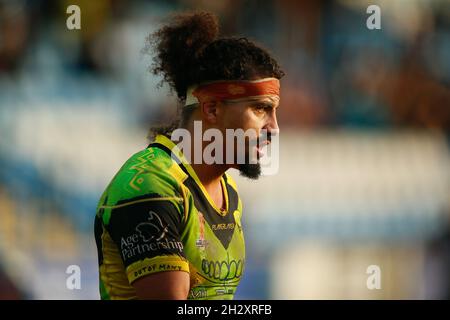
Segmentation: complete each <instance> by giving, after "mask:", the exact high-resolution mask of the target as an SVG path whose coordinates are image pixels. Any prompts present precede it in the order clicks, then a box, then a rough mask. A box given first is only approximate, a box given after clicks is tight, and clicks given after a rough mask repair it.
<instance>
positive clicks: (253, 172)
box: [238, 148, 261, 180]
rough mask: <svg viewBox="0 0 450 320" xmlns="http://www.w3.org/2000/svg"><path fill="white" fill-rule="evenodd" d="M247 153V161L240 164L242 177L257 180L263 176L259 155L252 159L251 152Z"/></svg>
mask: <svg viewBox="0 0 450 320" xmlns="http://www.w3.org/2000/svg"><path fill="white" fill-rule="evenodd" d="M248 150H249V149H248V148H247V152H246V153H245V162H244V163H241V164H239V165H238V170H239V174H240V175H241V176H242V177H245V178H249V179H252V180H257V179H258V178H259V177H260V176H261V164H260V163H259V157H258V156H256V159H253V161H250V152H249V151H248ZM255 160H256V161H255Z"/></svg>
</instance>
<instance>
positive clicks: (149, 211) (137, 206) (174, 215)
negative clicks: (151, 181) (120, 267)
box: [106, 195, 189, 284]
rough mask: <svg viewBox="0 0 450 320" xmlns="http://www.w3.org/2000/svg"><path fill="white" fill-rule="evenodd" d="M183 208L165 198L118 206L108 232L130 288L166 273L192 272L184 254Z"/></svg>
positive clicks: (147, 198) (145, 199)
mask: <svg viewBox="0 0 450 320" xmlns="http://www.w3.org/2000/svg"><path fill="white" fill-rule="evenodd" d="M179 208H180V207H179V206H178V207H177V206H175V205H174V204H173V202H172V201H169V200H167V199H166V198H164V197H161V196H157V195H156V196H153V197H152V196H150V197H140V198H139V199H134V200H132V201H127V202H126V203H123V204H118V205H116V206H114V208H113V209H112V210H111V217H110V219H109V223H108V225H107V226H106V229H107V231H108V233H109V235H110V237H111V238H112V240H113V241H114V243H115V244H116V245H117V248H118V250H119V252H120V256H121V258H122V261H123V264H124V266H125V271H126V274H127V277H128V280H129V282H130V284H131V283H132V282H134V281H135V280H137V279H138V278H141V277H143V276H146V275H149V274H153V273H157V272H163V271H186V272H189V264H188V262H187V260H186V258H185V255H184V253H183V243H182V241H181V237H180V235H181V231H182V228H183V219H182V216H183V215H182V214H181V213H180V212H179Z"/></svg>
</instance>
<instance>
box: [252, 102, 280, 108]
mask: <svg viewBox="0 0 450 320" xmlns="http://www.w3.org/2000/svg"><path fill="white" fill-rule="evenodd" d="M251 106H252V107H264V108H272V109H274V108H276V107H275V103H273V102H269V101H255V102H252V103H251Z"/></svg>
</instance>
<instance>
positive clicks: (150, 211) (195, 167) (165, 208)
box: [95, 12, 284, 299]
mask: <svg viewBox="0 0 450 320" xmlns="http://www.w3.org/2000/svg"><path fill="white" fill-rule="evenodd" d="M217 34H218V24H217V20H216V18H215V17H214V16H213V15H212V14H209V13H204V12H200V13H194V14H183V15H178V16H176V17H174V18H173V21H172V22H171V23H170V24H168V25H166V26H164V27H163V28H161V29H160V30H159V31H157V32H156V33H155V34H154V35H153V38H152V39H153V41H152V44H156V51H157V56H156V58H155V60H154V61H155V65H154V69H153V71H154V73H156V74H162V75H163V77H164V80H165V81H167V82H168V83H169V84H170V86H171V87H172V89H173V90H174V91H175V92H176V93H177V95H178V98H179V100H180V102H181V103H182V104H183V107H182V115H181V121H179V122H178V126H177V127H178V130H175V131H174V130H173V129H174V128H170V129H168V130H159V131H157V132H156V133H157V134H156V137H155V139H154V141H153V142H152V143H151V144H150V145H149V146H148V147H147V148H146V149H144V150H142V151H140V152H138V153H136V154H135V155H133V156H132V157H131V158H130V159H129V160H128V161H127V162H126V163H125V164H124V165H123V167H122V168H121V169H120V170H119V172H118V173H117V174H116V176H115V177H114V178H113V180H112V181H111V183H110V184H109V186H108V187H107V189H106V190H105V192H104V193H103V195H102V197H101V199H100V201H99V205H98V208H97V214H96V219H95V237H96V243H97V248H98V258H99V267H100V294H101V297H102V299H133V298H140V299H232V298H233V296H234V293H235V291H236V287H237V285H238V283H239V281H240V279H241V277H242V274H243V270H244V263H245V245H244V236H243V230H242V226H241V215H242V204H241V201H240V199H239V196H238V192H237V187H236V184H235V182H234V181H233V179H232V178H231V176H229V175H228V174H227V173H226V171H227V170H228V169H230V168H235V169H238V170H239V171H240V172H241V174H242V175H244V176H246V177H249V178H253V179H256V178H258V176H259V175H260V173H261V168H260V167H261V166H260V164H259V162H258V159H259V158H260V157H261V155H262V151H261V148H262V147H263V146H264V145H266V144H269V143H270V137H271V136H272V135H273V134H275V133H276V132H277V131H278V124H277V120H276V110H277V107H278V105H279V79H280V78H281V77H282V76H283V75H284V73H283V71H281V69H280V67H279V66H278V64H277V63H276V61H275V60H274V59H273V58H272V57H271V56H270V55H269V53H267V51H265V50H264V49H262V48H260V47H258V46H257V45H255V44H254V43H252V42H250V41H249V40H247V39H245V38H218V37H217ZM196 123H201V125H202V131H203V130H204V132H205V133H206V132H208V131H209V132H212V131H213V132H215V133H220V134H221V135H222V136H223V137H226V131H227V130H230V129H233V130H238V129H241V130H243V131H249V132H253V135H252V134H250V135H248V136H246V137H245V140H244V144H243V147H242V144H241V147H239V146H238V145H236V144H234V143H233V144H230V143H229V142H230V141H227V142H224V143H223V147H222V148H216V150H215V151H214V152H212V153H211V156H212V157H214V158H217V156H218V154H220V153H221V152H220V151H222V152H223V153H224V154H225V155H226V154H229V153H230V152H231V153H233V156H232V157H231V159H232V160H234V161H231V162H230V161H228V162H227V161H214V162H213V163H211V162H210V161H204V160H205V159H201V161H193V160H194V158H195V157H192V155H194V154H195V152H196V150H195V146H200V147H201V155H202V156H203V155H204V154H205V153H204V152H203V151H205V150H206V148H208V142H207V141H193V142H192V143H191V144H187V145H188V146H189V147H186V148H180V147H179V145H176V144H175V142H174V141H172V140H171V137H174V136H179V133H180V130H181V132H183V133H184V134H183V135H184V137H183V139H185V138H192V137H196V135H195V130H196V127H195V125H196ZM201 136H203V135H201ZM197 137H198V136H197ZM261 137H264V138H263V139H261ZM235 139H236V137H235V136H233V138H232V140H233V142H235ZM230 145H231V146H232V147H230ZM242 155H243V157H242ZM239 159H244V161H238V160H239ZM216 160H217V159H216Z"/></svg>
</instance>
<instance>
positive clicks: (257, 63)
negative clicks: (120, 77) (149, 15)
mask: <svg viewBox="0 0 450 320" xmlns="http://www.w3.org/2000/svg"><path fill="white" fill-rule="evenodd" d="M218 34H219V24H218V20H217V17H216V16H215V15H213V14H212V13H209V12H194V13H182V14H177V15H175V16H173V17H172V19H171V22H170V23H169V24H167V25H165V26H163V27H162V28H161V29H159V30H158V31H156V32H155V33H153V34H152V35H150V36H149V38H148V43H147V51H148V50H149V48H153V49H154V50H155V51H156V55H155V56H154V58H153V65H152V67H151V72H153V74H155V75H162V76H163V81H166V82H167V83H168V84H169V85H170V87H171V89H172V90H173V91H175V92H176V94H177V96H178V99H179V100H180V102H181V103H183V102H184V101H185V99H186V92H187V89H188V87H190V86H191V85H194V84H200V83H203V82H207V81H214V80H253V79H258V78H265V77H274V78H277V79H281V78H282V77H283V76H284V72H283V71H282V70H281V67H280V66H279V65H278V63H277V61H276V60H275V59H274V58H273V57H272V56H271V55H270V54H269V52H268V51H266V50H265V49H263V48H262V47H260V46H258V45H257V44H255V43H254V42H252V41H250V40H249V39H247V38H243V37H241V38H236V37H229V38H218ZM191 111H192V110H182V115H181V118H182V120H183V119H184V120H186V118H187V117H188V116H189V113H190V112H191ZM177 122H178V120H177V121H176V122H174V123H173V124H172V125H170V126H168V127H166V128H163V129H162V130H161V128H160V129H158V128H153V130H152V131H153V134H157V133H169V132H170V131H171V130H174V129H175V128H177V127H178V123H177ZM168 131H169V132H168Z"/></svg>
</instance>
